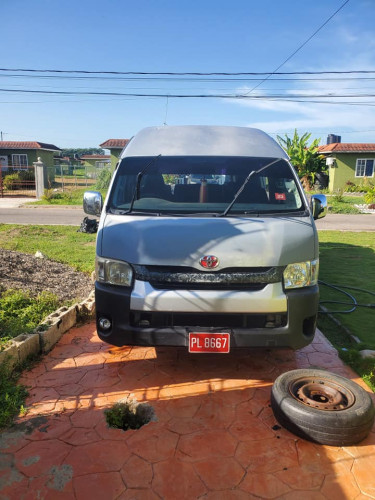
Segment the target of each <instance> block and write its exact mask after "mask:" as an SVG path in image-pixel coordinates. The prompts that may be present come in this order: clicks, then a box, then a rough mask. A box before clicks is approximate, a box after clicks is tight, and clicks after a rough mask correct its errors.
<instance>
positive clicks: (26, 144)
mask: <svg viewBox="0 0 375 500" xmlns="http://www.w3.org/2000/svg"><path fill="white" fill-rule="evenodd" d="M0 149H47V150H49V151H61V149H60V148H58V147H57V146H55V145H54V144H46V143H45V142H37V141H0Z"/></svg>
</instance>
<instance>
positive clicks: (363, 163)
mask: <svg viewBox="0 0 375 500" xmlns="http://www.w3.org/2000/svg"><path fill="white" fill-rule="evenodd" d="M355 176H356V177H373V176H374V160H366V159H361V160H357V163H356V166H355Z"/></svg>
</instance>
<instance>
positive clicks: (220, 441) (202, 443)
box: [178, 430, 237, 462]
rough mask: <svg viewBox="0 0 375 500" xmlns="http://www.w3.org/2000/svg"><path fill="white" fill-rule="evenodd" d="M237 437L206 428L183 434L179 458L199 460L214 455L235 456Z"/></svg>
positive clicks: (179, 447)
mask: <svg viewBox="0 0 375 500" xmlns="http://www.w3.org/2000/svg"><path fill="white" fill-rule="evenodd" d="M236 447H237V441H236V439H235V438H234V437H233V436H231V435H230V434H229V433H227V432H223V431H220V430H204V431H200V432H196V433H194V434H188V435H184V436H181V438H180V441H179V446H178V451H179V452H180V454H179V458H182V459H183V460H186V461H192V462H194V461H198V460H202V459H204V458H212V457H233V456H234V453H235V450H236Z"/></svg>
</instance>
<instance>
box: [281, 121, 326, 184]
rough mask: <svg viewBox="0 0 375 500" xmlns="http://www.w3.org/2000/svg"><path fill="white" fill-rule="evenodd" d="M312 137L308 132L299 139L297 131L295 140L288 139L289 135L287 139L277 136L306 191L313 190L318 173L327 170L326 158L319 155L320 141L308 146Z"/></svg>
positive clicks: (316, 140) (286, 136) (286, 135)
mask: <svg viewBox="0 0 375 500" xmlns="http://www.w3.org/2000/svg"><path fill="white" fill-rule="evenodd" d="M310 137H311V134H309V133H307V132H306V133H305V134H303V135H302V136H301V137H299V135H298V133H297V129H296V130H294V136H293V138H290V137H288V134H285V138H283V137H280V136H279V135H278V136H277V140H278V142H279V144H280V146H281V147H282V148H283V149H284V151H286V153H287V154H288V156H289V158H290V161H291V162H292V164H293V166H294V168H295V169H296V170H297V173H298V176H299V178H300V179H301V182H302V185H303V187H304V189H305V190H306V191H310V190H311V186H312V185H313V184H314V181H315V174H316V172H322V171H325V170H326V169H327V167H326V165H325V162H324V156H323V155H320V154H319V153H318V145H319V141H320V139H314V140H313V141H312V143H311V144H310V145H308V141H309V139H310Z"/></svg>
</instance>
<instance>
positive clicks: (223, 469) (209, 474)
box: [194, 457, 246, 491]
mask: <svg viewBox="0 0 375 500" xmlns="http://www.w3.org/2000/svg"><path fill="white" fill-rule="evenodd" d="M194 470H195V471H196V472H197V473H198V475H199V477H200V478H201V480H202V481H203V483H204V484H205V485H206V487H207V489H209V490H214V491H215V490H230V489H232V488H235V487H236V486H237V485H238V484H239V483H240V482H241V480H242V478H243V477H244V476H245V474H246V471H245V469H243V468H242V467H241V466H240V465H239V463H238V462H237V461H236V460H235V459H234V458H233V457H215V458H208V459H207V460H202V461H200V462H195V463H194Z"/></svg>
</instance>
